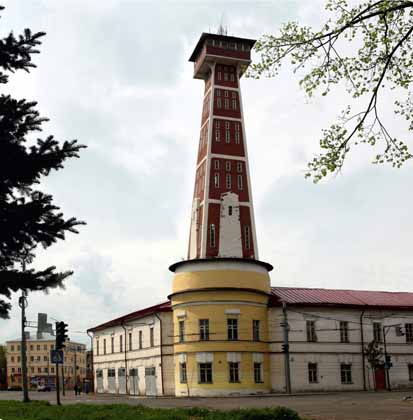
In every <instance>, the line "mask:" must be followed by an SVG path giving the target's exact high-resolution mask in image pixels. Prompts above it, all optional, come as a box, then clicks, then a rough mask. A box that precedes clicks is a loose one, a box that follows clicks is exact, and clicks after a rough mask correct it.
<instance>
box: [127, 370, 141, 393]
mask: <svg viewBox="0 0 413 420" xmlns="http://www.w3.org/2000/svg"><path fill="white" fill-rule="evenodd" d="M129 394H131V395H139V377H138V369H129Z"/></svg>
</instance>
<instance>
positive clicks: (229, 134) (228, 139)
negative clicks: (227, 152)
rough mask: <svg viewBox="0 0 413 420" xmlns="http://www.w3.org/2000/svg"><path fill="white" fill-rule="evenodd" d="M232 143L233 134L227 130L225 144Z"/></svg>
mask: <svg viewBox="0 0 413 420" xmlns="http://www.w3.org/2000/svg"><path fill="white" fill-rule="evenodd" d="M230 141H231V133H230V131H229V130H228V129H227V130H225V143H230Z"/></svg>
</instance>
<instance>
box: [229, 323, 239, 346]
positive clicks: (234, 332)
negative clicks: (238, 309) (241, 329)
mask: <svg viewBox="0 0 413 420" xmlns="http://www.w3.org/2000/svg"><path fill="white" fill-rule="evenodd" d="M227 328H228V340H230V341H237V340H238V319H236V318H228V319H227Z"/></svg>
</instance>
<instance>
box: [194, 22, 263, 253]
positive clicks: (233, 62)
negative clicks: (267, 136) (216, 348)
mask: <svg viewBox="0 0 413 420" xmlns="http://www.w3.org/2000/svg"><path fill="white" fill-rule="evenodd" d="M218 32H219V33H218V34H209V33H204V34H202V36H201V38H200V40H199V41H198V44H197V45H196V47H195V50H194V52H193V53H192V55H191V57H190V61H192V62H194V77H195V78H197V79H202V80H204V82H205V89H204V100H203V109H202V117H201V129H200V140H199V148H198V159H197V166H196V175H195V188H194V197H193V203H192V215H191V229H190V239H189V249H188V258H189V259H197V258H217V257H218V258H219V257H222V258H228V257H235V258H253V259H258V249H257V240H256V234H255V222H254V209H253V202H252V196H251V182H250V175H249V165H248V155H247V147H246V136H245V127H244V117H243V111H242V100H241V90H240V83H239V82H240V78H241V77H242V75H243V73H244V72H245V70H246V68H247V67H248V65H249V64H250V62H251V53H250V50H251V48H252V46H253V45H254V43H255V40H251V39H245V38H238V37H231V36H227V35H226V33H225V34H224V32H225V31H224V28H223V26H222V25H221V27H220V29H219V31H218Z"/></svg>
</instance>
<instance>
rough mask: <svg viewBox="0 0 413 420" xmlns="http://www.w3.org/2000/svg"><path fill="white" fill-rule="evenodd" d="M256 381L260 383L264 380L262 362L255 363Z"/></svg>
mask: <svg viewBox="0 0 413 420" xmlns="http://www.w3.org/2000/svg"><path fill="white" fill-rule="evenodd" d="M254 382H255V383H256V384H260V383H262V382H264V381H263V380H262V363H254Z"/></svg>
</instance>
